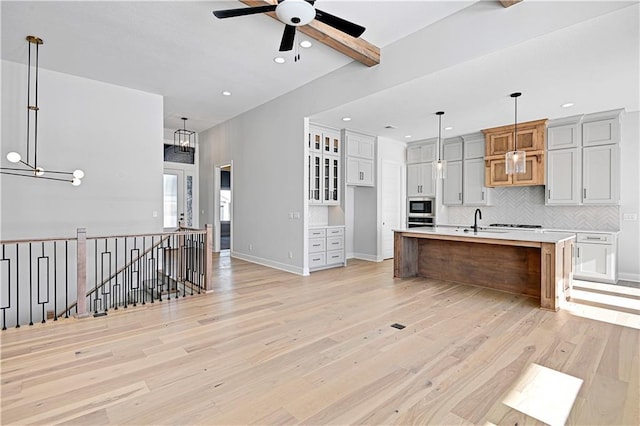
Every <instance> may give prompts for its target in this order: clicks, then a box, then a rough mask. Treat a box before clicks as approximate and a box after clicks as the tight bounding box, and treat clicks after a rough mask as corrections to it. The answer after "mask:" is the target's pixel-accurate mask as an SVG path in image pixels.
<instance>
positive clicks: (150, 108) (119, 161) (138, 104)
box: [0, 61, 163, 239]
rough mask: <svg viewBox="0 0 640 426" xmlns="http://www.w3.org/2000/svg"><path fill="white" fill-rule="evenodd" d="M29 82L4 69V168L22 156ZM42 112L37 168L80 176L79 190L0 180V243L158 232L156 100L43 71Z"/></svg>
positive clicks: (12, 67)
mask: <svg viewBox="0 0 640 426" xmlns="http://www.w3.org/2000/svg"><path fill="white" fill-rule="evenodd" d="M26 75H27V67H26V66H25V65H20V64H17V63H13V62H7V61H2V158H1V159H0V161H2V165H3V167H12V166H15V165H13V164H11V163H9V162H7V160H6V153H7V152H9V151H18V152H20V153H22V155H23V156H24V155H25V146H26V124H25V115H26V114H25V112H26V93H25V91H26V87H27V81H26ZM39 106H40V112H39V116H38V163H39V165H42V167H43V168H44V169H45V170H47V169H49V170H62V171H73V170H75V169H77V168H80V169H83V170H84V172H85V174H86V175H85V178H84V179H83V180H82V185H81V186H79V187H74V186H72V185H71V184H67V183H64V182H56V181H44V180H36V179H32V178H20V177H15V176H6V175H0V188H1V189H2V191H1V192H2V194H1V196H0V199H1V201H2V208H1V221H0V223H1V226H0V233H1V235H2V239H13V238H39V237H69V236H73V235H75V231H76V228H79V227H85V228H87V232H88V233H89V235H90V236H91V235H106V234H117V233H150V232H159V231H162V155H163V154H162V149H161V141H162V138H163V123H162V121H163V106H162V97H161V96H159V95H154V94H150V93H144V92H140V91H137V90H132V89H127V88H123V87H118V86H114V85H110V84H105V83H101V82H98V81H93V80H88V79H84V78H79V77H75V76H72V75H68V74H62V73H58V72H53V71H48V70H45V69H42V68H41V69H40V77H39ZM153 212H157V217H153Z"/></svg>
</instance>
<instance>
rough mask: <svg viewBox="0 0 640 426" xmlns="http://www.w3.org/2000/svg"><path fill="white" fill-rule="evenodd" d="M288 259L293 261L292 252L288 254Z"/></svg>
mask: <svg viewBox="0 0 640 426" xmlns="http://www.w3.org/2000/svg"><path fill="white" fill-rule="evenodd" d="M289 259H293V252H292V251H290V252H289Z"/></svg>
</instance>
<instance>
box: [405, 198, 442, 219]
mask: <svg viewBox="0 0 640 426" xmlns="http://www.w3.org/2000/svg"><path fill="white" fill-rule="evenodd" d="M407 204H408V206H407V216H435V210H436V202H435V200H434V199H433V198H409V199H408V201H407Z"/></svg>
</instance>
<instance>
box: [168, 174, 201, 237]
mask: <svg viewBox="0 0 640 426" xmlns="http://www.w3.org/2000/svg"><path fill="white" fill-rule="evenodd" d="M193 184H194V177H193V175H192V174H190V173H185V172H184V171H183V170H180V169H168V168H165V169H164V175H163V199H164V208H163V227H164V229H165V231H169V230H175V229H176V228H178V226H179V225H180V224H182V225H183V226H186V227H193V226H194V222H193V217H194V216H193V201H194V198H193Z"/></svg>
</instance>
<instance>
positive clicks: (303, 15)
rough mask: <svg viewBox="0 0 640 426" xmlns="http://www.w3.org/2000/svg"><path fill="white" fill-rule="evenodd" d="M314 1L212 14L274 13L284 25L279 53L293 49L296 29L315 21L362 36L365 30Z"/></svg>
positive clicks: (285, 0) (286, 0) (283, 1)
mask: <svg viewBox="0 0 640 426" xmlns="http://www.w3.org/2000/svg"><path fill="white" fill-rule="evenodd" d="M314 3H315V0H278V4H277V5H276V4H271V5H266V6H256V7H243V8H240V9H227V10H216V11H214V12H213V14H214V15H215V16H216V18H220V19H223V18H232V17H235V16H244V15H253V14H256V13H266V12H275V13H276V15H277V16H278V19H279V20H280V21H282V23H284V24H285V27H284V33H283V34H282V41H281V42H280V51H281V52H285V51H288V50H291V49H293V43H294V39H295V35H296V27H299V26H301V25H307V24H308V23H309V22H311V21H313V20H314V19H317V20H318V21H320V22H323V23H325V24H327V25H329V26H331V27H333V28H335V29H337V30H339V31H342V32H343V33H345V34H349V35H350V36H351V37H354V38H357V37H360V36H361V35H362V33H363V32H364V30H365V28H364V27H363V26H360V25H358V24H354V23H353V22H349V21H347V20H345V19H342V18H340V17H337V16H335V15H332V14H330V13H327V12H324V11H322V10H320V9H316V8H315V7H314Z"/></svg>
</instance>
